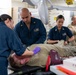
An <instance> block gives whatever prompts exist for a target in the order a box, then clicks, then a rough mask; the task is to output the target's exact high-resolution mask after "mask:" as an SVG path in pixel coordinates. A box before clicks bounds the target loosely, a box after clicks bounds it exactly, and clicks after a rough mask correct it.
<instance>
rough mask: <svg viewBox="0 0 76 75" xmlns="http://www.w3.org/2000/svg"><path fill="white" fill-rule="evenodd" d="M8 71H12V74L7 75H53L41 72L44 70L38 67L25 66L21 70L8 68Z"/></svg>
mask: <svg viewBox="0 0 76 75" xmlns="http://www.w3.org/2000/svg"><path fill="white" fill-rule="evenodd" d="M8 68H9V69H10V70H12V71H14V72H13V73H12V74H9V75H55V74H54V73H53V72H51V71H49V72H43V71H45V68H42V67H38V66H28V65H25V66H23V67H21V68H12V67H8Z"/></svg>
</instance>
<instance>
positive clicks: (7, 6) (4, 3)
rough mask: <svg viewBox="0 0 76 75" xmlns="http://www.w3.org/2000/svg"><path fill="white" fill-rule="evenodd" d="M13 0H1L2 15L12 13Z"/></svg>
mask: <svg viewBox="0 0 76 75" xmlns="http://www.w3.org/2000/svg"><path fill="white" fill-rule="evenodd" d="M11 6H12V5H11V0H0V15H1V14H9V15H11Z"/></svg>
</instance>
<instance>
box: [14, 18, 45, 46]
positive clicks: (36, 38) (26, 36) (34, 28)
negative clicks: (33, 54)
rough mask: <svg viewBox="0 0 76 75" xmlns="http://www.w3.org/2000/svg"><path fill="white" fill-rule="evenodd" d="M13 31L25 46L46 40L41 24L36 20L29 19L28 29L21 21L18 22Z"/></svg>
mask: <svg viewBox="0 0 76 75" xmlns="http://www.w3.org/2000/svg"><path fill="white" fill-rule="evenodd" d="M15 31H16V33H17V34H18V36H19V38H20V39H21V41H22V43H23V44H25V45H26V46H29V45H32V44H39V43H44V41H45V40H46V29H45V27H44V25H43V23H42V22H41V21H40V20H39V19H36V18H32V17H31V23H30V29H28V27H27V26H26V24H25V23H24V22H23V21H20V22H19V23H18V24H17V25H16V26H15Z"/></svg>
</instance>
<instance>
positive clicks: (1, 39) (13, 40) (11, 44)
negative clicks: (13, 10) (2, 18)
mask: <svg viewBox="0 0 76 75" xmlns="http://www.w3.org/2000/svg"><path fill="white" fill-rule="evenodd" d="M25 49H26V48H24V47H23V45H22V43H21V41H20V39H19V38H18V36H17V35H16V34H15V32H14V31H13V30H11V29H10V28H8V27H7V26H6V25H5V23H4V22H0V75H8V73H7V66H8V61H7V58H8V57H9V55H10V52H11V50H13V51H14V52H15V53H16V54H17V55H19V56H20V55H22V54H23V53H24V51H25Z"/></svg>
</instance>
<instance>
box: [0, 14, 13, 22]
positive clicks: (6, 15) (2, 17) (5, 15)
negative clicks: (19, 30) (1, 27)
mask: <svg viewBox="0 0 76 75" xmlns="http://www.w3.org/2000/svg"><path fill="white" fill-rule="evenodd" d="M7 19H9V20H11V19H12V17H11V16H9V15H8V14H2V15H1V16H0V22H1V21H5V20H7Z"/></svg>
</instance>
